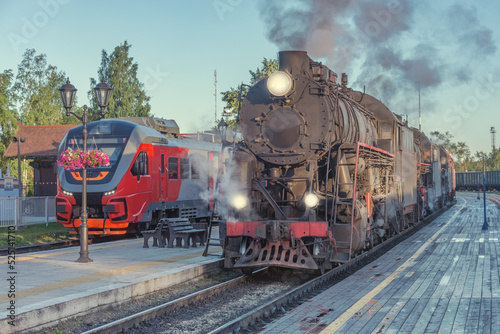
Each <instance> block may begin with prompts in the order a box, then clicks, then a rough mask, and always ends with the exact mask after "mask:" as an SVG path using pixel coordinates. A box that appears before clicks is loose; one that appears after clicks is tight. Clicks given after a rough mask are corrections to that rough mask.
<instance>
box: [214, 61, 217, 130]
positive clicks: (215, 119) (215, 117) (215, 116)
mask: <svg viewBox="0 0 500 334" xmlns="http://www.w3.org/2000/svg"><path fill="white" fill-rule="evenodd" d="M214 86H215V93H214V96H215V114H214V122H215V123H216V124H217V70H214Z"/></svg>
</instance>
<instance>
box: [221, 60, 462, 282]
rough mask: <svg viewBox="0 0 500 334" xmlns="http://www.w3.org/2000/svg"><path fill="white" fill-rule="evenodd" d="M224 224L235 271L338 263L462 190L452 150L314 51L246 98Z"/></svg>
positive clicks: (282, 67) (285, 63) (285, 65)
mask: <svg viewBox="0 0 500 334" xmlns="http://www.w3.org/2000/svg"><path fill="white" fill-rule="evenodd" d="M239 120H240V126H241V131H242V135H243V141H242V142H240V143H239V144H238V145H236V146H235V150H234V156H233V165H232V166H230V167H229V168H228V171H229V173H230V180H231V181H230V182H229V186H227V187H226V188H225V189H224V193H225V196H226V199H225V202H226V205H227V206H228V207H229V208H230V210H229V212H228V213H227V215H226V218H227V219H226V223H225V225H223V228H222V230H223V239H224V244H225V249H224V258H225V261H224V262H225V267H226V268H241V269H243V271H244V272H245V271H246V272H251V271H252V269H253V268H255V267H260V266H278V267H289V268H298V269H308V270H320V271H324V270H326V269H330V268H332V267H333V266H334V265H336V264H341V263H345V262H348V261H350V260H351V259H352V258H353V257H354V256H356V254H358V253H360V252H361V251H362V250H364V249H368V248H370V247H373V246H374V245H376V244H377V243H380V242H381V241H383V240H385V239H387V238H390V237H392V236H394V235H396V234H398V233H400V232H401V231H402V230H404V229H406V228H408V227H409V226H410V225H413V224H416V223H417V222H418V221H419V220H420V219H421V218H422V216H424V215H426V214H428V213H430V212H432V211H433V210H436V209H437V208H439V207H442V206H444V205H446V204H447V203H449V202H450V201H452V200H453V197H454V164H453V160H452V159H451V157H450V155H449V154H448V153H447V152H446V151H445V150H444V149H443V148H442V147H439V146H437V145H434V144H433V143H432V142H431V141H430V140H429V139H428V138H427V137H426V136H425V135H424V134H423V133H421V132H420V131H419V130H418V129H414V128H411V127H409V126H408V123H407V121H406V122H405V121H404V120H403V119H402V117H401V116H399V115H396V114H394V113H392V112H391V111H390V110H389V109H388V108H387V107H386V106H385V105H384V104H383V103H382V102H380V101H379V100H377V99H376V98H374V97H372V96H370V95H368V94H365V93H363V92H358V91H353V90H352V89H350V88H348V87H347V75H345V74H342V77H341V81H340V83H337V74H336V73H334V72H333V71H331V70H330V69H329V68H328V67H326V66H324V65H323V64H321V63H319V62H315V61H313V60H312V59H310V58H309V57H308V55H307V53H306V52H304V51H283V52H280V53H279V71H277V72H275V73H273V74H272V75H270V76H269V77H267V78H264V79H263V80H261V81H260V82H258V83H257V84H255V85H254V86H253V87H252V88H251V89H250V90H249V92H248V94H247V95H246V97H245V99H244V101H242V104H241V111H240V116H239Z"/></svg>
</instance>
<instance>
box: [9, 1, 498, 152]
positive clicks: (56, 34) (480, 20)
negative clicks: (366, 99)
mask: <svg viewBox="0 0 500 334" xmlns="http://www.w3.org/2000/svg"><path fill="white" fill-rule="evenodd" d="M499 12H500V2H499V1H496V0H480V1H476V2H470V1H463V0H456V1H451V0H443V1H439V2H438V1H430V0H421V1H403V0H387V1H378V0H353V1H346V0H315V1H312V0H289V1H278V0H265V1H264V0H184V1H178V0H177V1H173V0H165V1H142V2H138V1H129V0H122V1H115V0H111V1H96V0H89V1H75V0H39V1H22V2H21V1H1V2H0V29H1V32H2V33H1V34H0V72H3V71H4V70H6V69H12V70H13V71H14V73H16V72H17V66H18V65H19V63H20V62H21V60H22V55H23V53H24V52H25V50H26V49H31V48H33V49H35V50H36V51H37V54H39V53H44V54H46V56H47V62H48V63H49V64H51V65H55V66H57V68H58V70H60V71H64V72H65V73H66V75H67V76H68V77H69V79H70V81H71V83H72V84H73V85H74V86H75V87H76V88H77V89H78V94H77V99H78V104H79V105H83V104H85V103H88V100H87V96H86V92H87V91H88V90H89V89H90V81H89V78H96V77H97V69H98V67H99V65H100V61H101V51H102V50H103V49H104V50H106V51H107V52H108V53H111V52H112V51H113V49H114V48H115V47H116V46H118V45H120V44H122V43H123V42H124V41H125V40H126V41H127V42H128V43H129V44H131V45H132V47H131V49H130V56H132V57H133V58H134V61H135V62H137V64H138V65H139V73H138V77H139V80H140V81H141V82H143V83H144V87H145V89H146V93H147V94H148V95H149V96H150V97H151V101H150V104H151V111H152V113H153V114H154V115H155V116H156V117H161V118H167V119H175V120H176V122H177V123H178V124H179V126H180V129H181V132H183V133H187V132H195V131H202V130H206V129H208V128H210V127H212V126H213V124H214V120H215V112H217V118H220V116H221V113H222V110H223V107H224V104H223V102H222V101H221V95H220V92H222V91H226V90H228V89H230V88H231V87H236V86H237V85H238V84H239V83H241V82H245V83H248V81H249V79H250V75H249V72H248V71H249V70H255V69H256V68H257V67H259V66H260V65H261V61H262V60H263V58H264V57H266V58H275V57H277V53H278V52H279V51H280V50H290V49H302V50H305V51H308V53H309V55H310V56H311V58H313V59H315V60H319V61H322V62H323V63H325V64H326V65H328V66H329V67H330V68H331V69H332V70H334V71H335V72H337V73H338V74H339V76H340V73H343V72H346V73H347V74H349V85H350V86H352V87H353V88H354V89H357V90H363V89H365V90H366V92H367V93H369V94H371V95H373V96H375V97H377V98H379V99H381V100H382V101H383V102H384V103H386V104H387V105H388V107H389V108H390V109H391V110H392V111H393V112H395V113H398V114H403V115H408V121H409V123H410V125H412V126H415V127H418V108H419V107H418V89H419V87H420V91H421V111H422V129H423V131H424V132H426V133H430V132H431V131H440V132H446V131H449V132H450V133H451V134H452V135H453V137H454V138H453V141H464V142H466V143H467V144H468V145H469V147H470V149H471V151H472V152H475V151H480V150H481V151H485V152H489V151H490V150H491V135H490V128H491V127H496V128H497V129H498V130H499V131H500V113H499V110H498V102H499V97H500V79H499V78H500V64H499V62H498V60H497V59H498V53H499V52H500V51H499V50H497V48H498V46H499V45H500V44H499V41H500V25H499V24H498V18H497V17H498V13H499ZM214 70H216V71H217V90H218V93H217V109H216V108H215V104H216V102H215V100H216V98H215V96H214V93H215V86H214ZM58 88H59V87H55V89H58ZM499 135H500V132H499ZM497 142H498V143H500V140H499V141H497ZM497 146H498V145H497Z"/></svg>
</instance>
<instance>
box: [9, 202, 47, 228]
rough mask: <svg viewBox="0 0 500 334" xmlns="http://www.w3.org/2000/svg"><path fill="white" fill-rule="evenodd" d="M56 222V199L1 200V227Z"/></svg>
mask: <svg viewBox="0 0 500 334" xmlns="http://www.w3.org/2000/svg"><path fill="white" fill-rule="evenodd" d="M55 221H56V213H55V197H53V196H52V197H23V198H19V197H9V198H0V227H3V226H16V227H17V226H26V225H36V224H48V223H52V222H55Z"/></svg>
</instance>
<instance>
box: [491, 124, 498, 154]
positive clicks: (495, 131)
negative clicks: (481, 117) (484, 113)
mask: <svg viewBox="0 0 500 334" xmlns="http://www.w3.org/2000/svg"><path fill="white" fill-rule="evenodd" d="M490 133H491V152H495V133H497V130H495V127H494V126H492V127H491V129H490Z"/></svg>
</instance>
